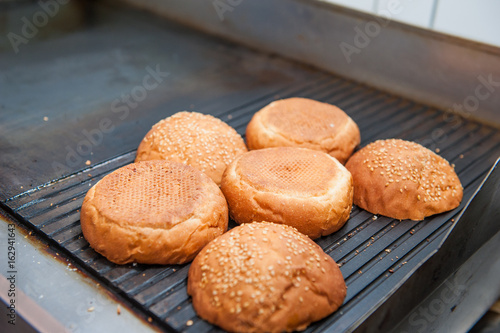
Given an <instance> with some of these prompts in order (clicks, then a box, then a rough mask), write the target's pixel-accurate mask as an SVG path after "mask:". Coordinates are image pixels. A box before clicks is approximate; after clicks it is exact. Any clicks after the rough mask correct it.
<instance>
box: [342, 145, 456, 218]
mask: <svg viewBox="0 0 500 333" xmlns="http://www.w3.org/2000/svg"><path fill="white" fill-rule="evenodd" d="M346 168H347V169H348V170H349V171H350V172H351V174H352V176H353V178H354V203H355V204H356V205H357V206H359V207H361V208H363V209H365V210H367V211H369V212H370V213H373V214H381V215H385V216H388V217H392V218H395V219H399V220H404V219H411V220H416V221H418V220H423V219H424V218H425V217H427V216H430V215H434V214H438V213H443V212H446V211H448V210H451V209H454V208H456V207H458V205H460V201H461V200H462V196H463V189H462V185H461V184H460V179H458V176H457V174H456V173H455V170H454V169H453V167H451V166H450V164H449V163H448V161H446V160H445V159H444V158H442V157H441V156H438V155H437V154H435V153H434V152H432V151H430V150H429V149H427V148H425V147H423V146H421V145H419V144H417V143H415V142H410V141H404V140H399V139H389V140H378V141H375V142H373V143H370V144H369V145H367V146H366V147H364V148H363V149H361V150H359V151H358V152H356V153H355V154H354V155H353V156H352V157H351V158H350V159H349V161H348V162H347V164H346Z"/></svg>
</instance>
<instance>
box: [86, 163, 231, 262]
mask: <svg viewBox="0 0 500 333" xmlns="http://www.w3.org/2000/svg"><path fill="white" fill-rule="evenodd" d="M80 221H81V226H82V231H83V235H84V237H85V239H86V240H87V241H88V242H89V244H90V246H91V247H92V248H93V249H94V250H95V251H97V252H99V253H100V254H102V255H103V256H105V257H106V258H107V259H108V260H110V261H112V262H114V263H117V264H125V263H130V262H138V263H145V264H181V263H185V262H188V261H191V260H192V259H193V258H194V256H195V255H196V254H197V253H198V252H199V251H200V250H201V249H202V248H203V246H205V245H206V244H207V243H208V242H210V241H211V240H212V239H214V238H216V237H218V236H220V235H221V234H222V233H224V232H225V231H226V230H227V223H228V209H227V203H226V200H225V199H224V196H223V195H222V193H221V191H220V189H219V187H218V186H217V185H216V184H215V183H214V182H213V181H212V180H211V179H210V178H208V177H207V176H206V175H205V174H203V173H201V172H200V171H198V170H196V169H194V168H192V167H190V166H187V165H184V164H180V163H176V162H170V161H146V162H139V163H132V164H129V165H126V166H124V167H122V168H120V169H118V170H116V171H114V172H112V173H111V174H109V175H107V176H105V177H104V178H103V179H101V180H100V181H99V182H98V183H97V184H95V185H94V186H93V187H92V188H91V189H90V190H89V191H88V193H87V195H86V196H85V200H84V201H83V205H82V209H81V213H80Z"/></svg>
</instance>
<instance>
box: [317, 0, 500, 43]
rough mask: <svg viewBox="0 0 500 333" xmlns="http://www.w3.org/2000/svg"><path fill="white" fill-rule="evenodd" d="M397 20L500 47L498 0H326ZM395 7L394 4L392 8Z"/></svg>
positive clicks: (499, 3)
mask: <svg viewBox="0 0 500 333" xmlns="http://www.w3.org/2000/svg"><path fill="white" fill-rule="evenodd" d="M324 1H325V2H331V3H335V4H338V5H342V6H345V7H349V8H352V9H356V10H360V11H363V12H367V13H372V14H379V13H384V12H387V11H388V10H389V9H390V8H395V10H393V11H392V12H393V13H391V15H393V16H391V18H392V19H393V20H396V21H400V22H404V23H407V24H411V25H415V26H418V27H421V28H429V29H432V30H435V31H438V32H442V33H446V34H450V35H454V36H458V37H463V38H467V39H472V40H476V41H479V42H483V43H487V44H491V45H495V46H500V33H499V32H500V19H499V17H498V16H499V14H500V1H498V0H476V1H471V0H324ZM391 6H392V7H391Z"/></svg>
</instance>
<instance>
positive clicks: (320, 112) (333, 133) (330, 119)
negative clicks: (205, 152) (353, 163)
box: [246, 97, 360, 163]
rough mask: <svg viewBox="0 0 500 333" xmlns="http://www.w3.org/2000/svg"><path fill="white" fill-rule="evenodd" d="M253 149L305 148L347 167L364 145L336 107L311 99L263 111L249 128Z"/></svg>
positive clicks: (279, 102)
mask: <svg viewBox="0 0 500 333" xmlns="http://www.w3.org/2000/svg"><path fill="white" fill-rule="evenodd" d="M246 138H247V143H248V147H249V148H250V149H262V148H269V147H302V148H309V149H314V150H320V151H323V152H326V153H328V154H330V155H331V156H333V157H335V158H337V159H338V160H339V161H340V162H341V163H345V161H346V160H347V158H348V157H349V156H350V155H351V154H352V152H353V150H354V148H355V147H356V146H357V145H358V144H359V142H360V133H359V128H358V126H357V125H356V123H354V121H353V120H352V119H351V118H350V117H349V116H348V115H347V114H346V113H345V112H344V111H342V110H341V109H340V108H338V107H336V106H335V105H331V104H327V103H322V102H318V101H315V100H312V99H307V98H298V97H294V98H288V99H282V100H277V101H274V102H272V103H270V104H269V105H267V106H265V107H264V108H262V109H261V110H259V111H258V112H257V113H256V114H255V115H254V116H253V117H252V120H251V121H250V123H249V124H248V126H247V130H246Z"/></svg>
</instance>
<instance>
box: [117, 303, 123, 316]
mask: <svg viewBox="0 0 500 333" xmlns="http://www.w3.org/2000/svg"><path fill="white" fill-rule="evenodd" d="M116 314H117V315H121V314H122V308H121V306H120V304H118V305H117V306H116Z"/></svg>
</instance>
